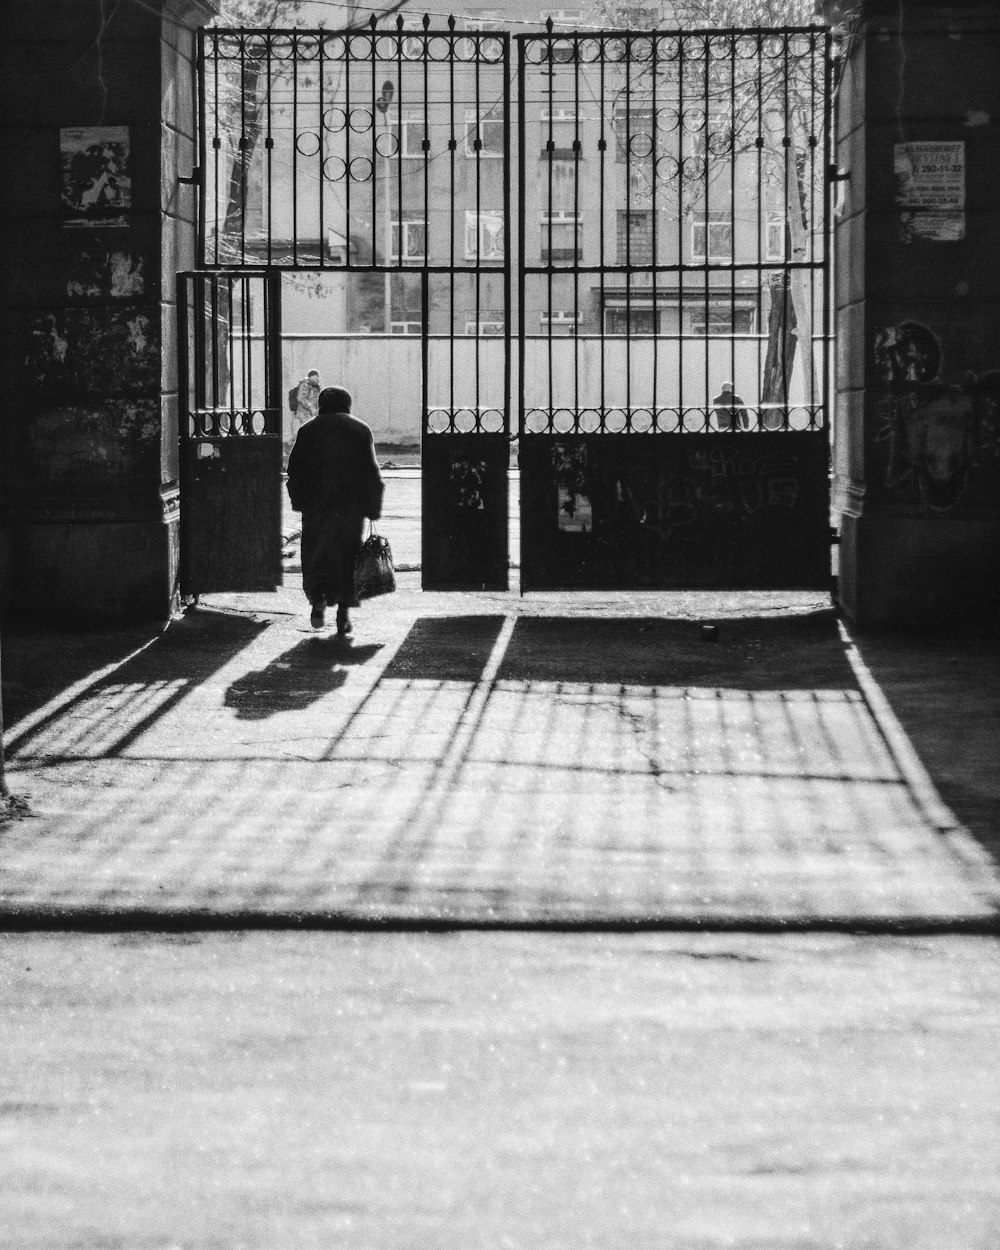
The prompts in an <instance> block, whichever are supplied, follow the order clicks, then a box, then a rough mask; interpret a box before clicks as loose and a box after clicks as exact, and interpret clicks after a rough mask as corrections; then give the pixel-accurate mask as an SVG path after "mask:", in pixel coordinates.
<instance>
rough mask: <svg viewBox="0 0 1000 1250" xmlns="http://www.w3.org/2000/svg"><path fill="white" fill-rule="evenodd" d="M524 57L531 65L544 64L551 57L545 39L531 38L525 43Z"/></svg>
mask: <svg viewBox="0 0 1000 1250" xmlns="http://www.w3.org/2000/svg"><path fill="white" fill-rule="evenodd" d="M524 59H525V60H526V61H527V62H528V64H529V65H544V64H545V62H546V61H547V60H548V59H549V49H548V46H547V44H546V42H545V40H544V39H529V40H528V41H527V42H526V43H525V44H524Z"/></svg>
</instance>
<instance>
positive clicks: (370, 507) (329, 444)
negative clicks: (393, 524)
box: [288, 412, 384, 521]
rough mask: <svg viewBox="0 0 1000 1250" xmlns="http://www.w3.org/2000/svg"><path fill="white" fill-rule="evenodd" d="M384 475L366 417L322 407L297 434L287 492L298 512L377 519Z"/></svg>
mask: <svg viewBox="0 0 1000 1250" xmlns="http://www.w3.org/2000/svg"><path fill="white" fill-rule="evenodd" d="M383 490H384V486H383V483H382V474H381V472H380V471H379V467H378V461H377V460H376V459H375V442H374V439H373V438H372V432H371V430H370V428H369V427H368V426H367V425H365V423H364V421H359V420H358V418H357V417H353V416H351V414H350V413H349V412H321V413H320V414H319V416H318V417H314V418H313V419H312V421H307V422H306V423H305V425H303V426H302V428H301V429H300V430H299V432H298V434H297V435H296V436H295V445H294V446H293V447H292V450H291V452H290V453H289V456H288V497H289V499H290V500H291V504H292V508H293V509H294V511H296V512H302V513H306V512H310V511H312V510H313V509H320V510H322V511H323V512H339V513H341V514H342V515H344V516H351V517H357V518H358V519H359V520H363V519H364V518H365V517H370V518H371V520H373V521H377V520H378V518H379V517H380V516H381V515H382V492H383Z"/></svg>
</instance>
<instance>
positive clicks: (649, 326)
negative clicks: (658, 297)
mask: <svg viewBox="0 0 1000 1250" xmlns="http://www.w3.org/2000/svg"><path fill="white" fill-rule="evenodd" d="M604 332H605V333H606V334H626V335H629V336H630V337H631V336H633V335H637V334H659V332H660V310H659V309H658V308H655V309H654V308H606V309H605V310H604Z"/></svg>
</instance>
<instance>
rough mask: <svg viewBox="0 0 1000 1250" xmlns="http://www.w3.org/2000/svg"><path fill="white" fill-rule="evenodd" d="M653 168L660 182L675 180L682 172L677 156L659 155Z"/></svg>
mask: <svg viewBox="0 0 1000 1250" xmlns="http://www.w3.org/2000/svg"><path fill="white" fill-rule="evenodd" d="M653 168H654V169H655V170H656V177H657V180H658V181H659V182H673V180H674V179H675V178H676V177H677V176H678V175H679V174H680V172H681V169H680V161H679V160H678V159H677V157H676V156H661V157H658V158H657V160H656V163H655V164H654V166H653Z"/></svg>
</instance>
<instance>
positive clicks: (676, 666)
mask: <svg viewBox="0 0 1000 1250" xmlns="http://www.w3.org/2000/svg"><path fill="white" fill-rule="evenodd" d="M497 680H498V681H544V682H571V683H583V684H599V683H609V682H610V683H613V684H620V685H628V686H701V685H705V686H716V687H718V686H724V687H727V688H731V689H737V690H774V689H788V688H795V689H802V688H809V689H814V688H817V687H822V688H824V689H831V688H833V689H838V690H845V689H850V690H856V689H857V681H856V680H855V677H854V674H853V672H852V670H851V667H850V665H849V664H848V662H847V659H846V657H845V652H844V643H843V641H842V639H841V637H840V635H839V633H838V630H837V618H836V615H835V613H834V612H833V611H832V610H829V609H827V610H823V611H819V612H810V613H808V614H803V615H800V616H780V617H746V618H735V619H730V620H726V621H724V622H722V623H720V624H719V625H718V626H717V633H716V635H715V638H714V640H709V639H705V638H703V636H702V625H701V623H700V622H698V621H684V620H666V619H662V618H636V617H627V618H619V617H612V618H604V619H599V620H595V619H588V618H583V619H581V618H579V617H525V618H522V619H520V620H519V621H518V622H517V625H516V626H515V628H514V632H513V636H512V637H511V640H510V645H509V646H508V647H507V650H506V653H505V655H504V658H503V661H502V663H501V665H500V671H499V673H498V675H497Z"/></svg>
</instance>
